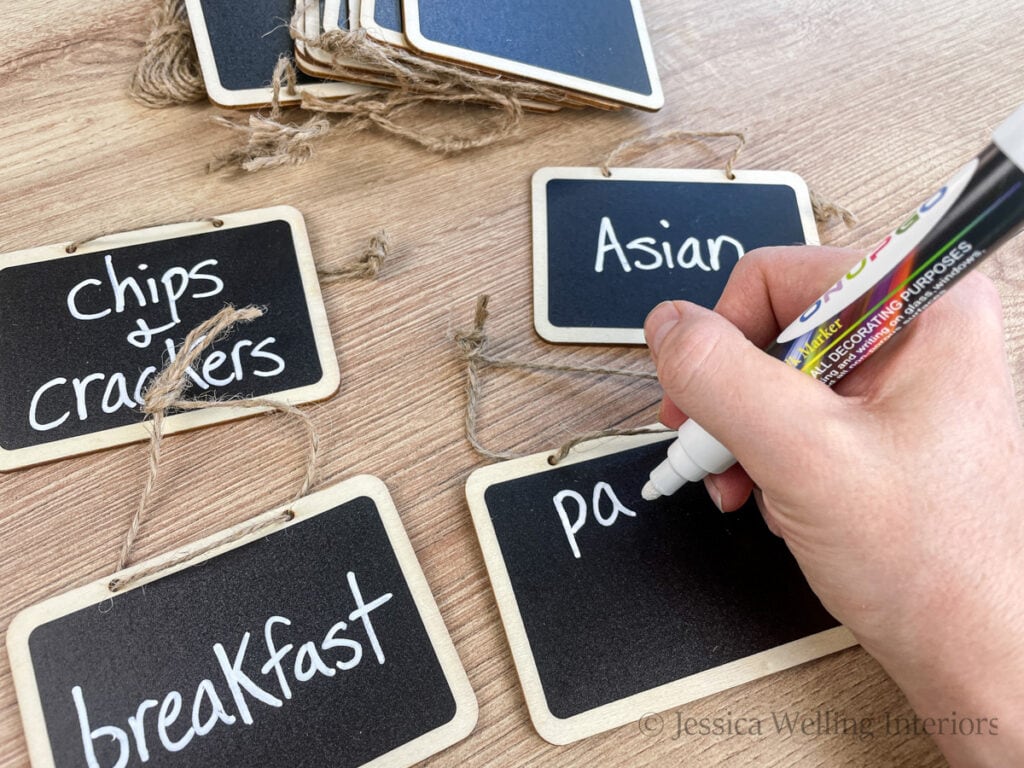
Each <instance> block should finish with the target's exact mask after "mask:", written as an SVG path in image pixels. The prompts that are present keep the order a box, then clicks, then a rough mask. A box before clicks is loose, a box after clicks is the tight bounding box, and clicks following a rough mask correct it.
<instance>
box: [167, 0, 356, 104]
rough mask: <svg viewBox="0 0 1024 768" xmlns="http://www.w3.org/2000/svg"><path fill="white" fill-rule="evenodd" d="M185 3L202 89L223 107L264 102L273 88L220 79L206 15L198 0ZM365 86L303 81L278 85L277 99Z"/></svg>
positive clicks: (292, 100) (332, 94)
mask: <svg viewBox="0 0 1024 768" xmlns="http://www.w3.org/2000/svg"><path fill="white" fill-rule="evenodd" d="M185 7H186V9H187V11H188V19H189V26H190V27H191V29H192V39H193V40H194V41H195V44H196V53H197V54H198V56H199V68H200V70H201V71H202V73H203V82H204V84H205V85H206V93H207V96H208V97H209V99H210V101H211V102H213V104H214V105H216V106H218V107H223V108H225V109H258V108H259V107H265V106H268V105H269V104H270V103H271V101H272V100H273V96H274V89H273V88H271V87H270V85H269V84H268V85H267V86H265V87H262V88H243V89H231V88H228V87H226V86H225V85H224V84H223V83H222V82H221V79H220V72H219V71H218V69H217V60H216V57H215V56H214V54H213V43H212V41H211V40H210V32H209V30H208V29H207V26H206V17H205V16H204V15H203V6H202V2H201V0H185ZM270 75H271V73H270V72H268V73H267V81H268V83H269V81H270ZM366 90H367V88H366V86H362V85H357V84H354V83H344V82H337V81H335V82H324V83H306V84H301V85H299V86H297V87H296V91H297V93H295V94H289V93H287V92H286V91H285V90H284V89H282V92H281V95H280V103H281V105H282V106H290V105H294V104H299V103H301V101H302V94H303V93H309V94H311V95H313V96H317V97H319V98H324V99H330V98H342V97H345V96H352V95H354V94H357V93H364V92H365V91H366Z"/></svg>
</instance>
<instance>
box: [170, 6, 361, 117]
mask: <svg viewBox="0 0 1024 768" xmlns="http://www.w3.org/2000/svg"><path fill="white" fill-rule="evenodd" d="M185 5H186V8H187V9H188V19H189V25H190V26H191V28H192V37H193V39H194V40H195V43H196V51H197V53H198V54H199V65H200V68H201V69H202V72H203V81H204V82H205V83H206V91H207V93H208V94H209V97H210V100H211V101H212V102H213V103H214V104H217V105H218V106H222V107H258V106H264V105H267V104H270V103H271V100H272V98H273V89H272V87H271V77H272V75H273V72H274V67H275V66H276V65H277V62H278V59H280V58H281V57H282V56H288V57H291V56H292V55H293V46H292V39H291V34H290V32H289V29H288V20H289V19H290V18H291V16H292V12H293V11H294V2H293V1H292V0H251V2H246V3H237V2H234V1H233V0H185ZM304 91H308V92H309V93H310V94H311V95H314V96H318V97H320V98H325V99H330V98H341V97H344V96H350V95H352V94H355V93H364V92H366V91H367V88H366V87H365V86H362V85H356V84H352V83H339V82H329V83H325V82H322V81H319V80H315V79H313V78H311V77H309V76H307V75H305V74H302V73H301V72H300V73H299V74H298V86H297V88H296V93H288V92H287V90H286V89H282V90H281V94H280V103H281V105H287V104H297V103H299V102H300V101H301V99H302V93H303V92H304Z"/></svg>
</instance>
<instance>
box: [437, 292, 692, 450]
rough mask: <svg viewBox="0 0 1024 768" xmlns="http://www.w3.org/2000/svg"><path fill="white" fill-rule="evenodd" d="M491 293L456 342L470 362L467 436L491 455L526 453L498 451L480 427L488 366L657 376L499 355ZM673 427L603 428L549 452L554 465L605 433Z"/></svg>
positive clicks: (478, 304)
mask: <svg viewBox="0 0 1024 768" xmlns="http://www.w3.org/2000/svg"><path fill="white" fill-rule="evenodd" d="M489 301H490V297H489V296H487V295H486V294H484V295H482V296H479V297H477V301H476V313H475V315H474V320H473V327H472V328H471V329H469V330H465V331H459V332H458V333H456V334H455V343H456V344H457V345H458V347H459V349H460V350H461V351H462V356H463V358H464V360H465V362H466V416H465V424H464V426H465V434H466V440H467V441H468V442H469V444H470V445H471V446H473V449H474V450H475V451H476V452H477V453H478V454H480V455H481V456H484V457H485V458H488V459H495V460H497V461H504V460H507V459H517V458H521V457H522V456H524V455H526V454H520V453H513V452H510V451H494V450H491V449H490V448H488V447H487V446H485V445H484V444H483V443H482V442H481V440H480V436H479V433H478V431H477V419H478V414H479V409H480V396H481V390H482V385H481V381H480V376H481V373H482V371H483V369H484V368H485V367H487V366H491V367H493V368H512V369H518V370H523V371H542V372H548V373H586V374H593V375H597V376H624V377H628V378H633V379H648V380H656V379H657V378H658V377H657V374H655V373H650V372H647V371H630V370H626V369H622V368H604V367H599V366H576V365H559V364H547V363H533V362H529V361H526V360H515V359H511V358H499V357H495V356H494V355H492V354H490V353H489V352H488V351H487V334H486V333H484V326H485V325H486V323H487V316H488V311H487V305H488V302H489ZM672 431H673V430H670V429H658V428H655V429H650V428H642V429H602V430H599V431H597V432H588V433H586V434H583V435H580V436H578V437H574V438H573V439H571V440H569V441H568V442H566V443H565V444H564V445H562V447H561V448H559V449H558V450H557V451H555V452H554V453H552V454H551V455H550V456H548V463H549V464H551V465H552V466H554V465H557V464H559V463H560V462H561V461H562V460H563V459H565V457H566V456H568V455H569V453H570V452H571V451H572V450H573V448H575V447H576V446H578V445H580V444H582V443H587V442H590V441H591V440H597V439H598V438H602V437H613V436H625V435H647V434H656V433H660V432H672Z"/></svg>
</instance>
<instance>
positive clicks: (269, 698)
mask: <svg viewBox="0 0 1024 768" xmlns="http://www.w3.org/2000/svg"><path fill="white" fill-rule="evenodd" d="M347 580H348V586H349V591H350V592H351V595H352V600H353V601H354V603H355V609H354V610H352V611H351V612H350V613H349V614H348V620H347V621H337V622H335V623H334V624H333V625H332V626H331V627H330V628H329V629H328V630H327V631H326V633H324V635H323V638H322V639H321V640H320V641H319V642H316V641H314V640H308V641H305V642H300V641H299V640H298V638H296V639H295V642H282V639H283V638H284V637H286V636H287V633H288V627H291V626H292V622H291V621H290V620H289V619H288V618H286V617H284V616H271V617H270V618H268V619H267V620H266V622H264V625H263V645H264V653H263V654H261V655H260V656H261V658H262V659H265V661H264V662H263V664H262V666H260V667H258V669H259V672H258V673H257V672H256V671H255V670H256V667H253V666H248V665H247V658H246V656H247V654H248V652H249V641H250V639H251V633H250V632H246V633H245V634H244V635H242V639H241V641H240V642H239V644H238V648H237V650H236V651H235V652H234V657H233V658H232V657H231V656H230V655H229V654H228V651H227V649H226V648H225V647H224V645H223V644H221V643H215V644H214V646H213V655H214V656H215V658H216V659H217V663H218V666H219V671H220V676H219V677H218V678H217V681H216V682H215V681H214V680H211V679H204V680H201V681H199V683H198V684H197V685H196V689H195V693H194V694H193V695H192V696H191V706H190V707H189V705H188V703H187V700H186V698H185V697H184V696H183V695H182V693H181V692H180V691H169V692H168V693H166V694H165V695H164V697H163V699H162V700H160V701H157V700H156V699H150V698H147V699H144V700H143V701H142V702H140V703H139V704H138V706H137V707H135V709H134V714H132V715H129V716H128V717H127V722H126V727H122V726H118V725H99V726H96V725H94V721H95V719H96V714H95V710H94V711H93V712H92V713H90V712H89V708H88V706H89V705H88V697H87V694H86V692H85V691H84V690H83V688H82V686H79V685H76V686H74V687H73V688H72V689H71V697H72V699H73V701H74V704H75V710H76V712H77V713H78V724H79V727H80V729H81V735H82V748H83V750H84V753H85V761H86V764H87V765H88V766H89V768H106V766H112V768H125V766H126V765H128V763H129V762H130V761H131V759H132V756H133V754H134V755H135V756H137V758H138V761H139V762H142V763H146V762H148V761H149V759H150V756H151V751H152V750H156V749H163V750H165V751H167V752H171V753H174V752H180V751H182V750H183V749H185V748H186V747H187V746H188V745H189V744H190V743H191V742H192V741H193V740H194V739H196V738H201V737H203V736H206V735H207V734H209V733H210V732H211V731H213V730H214V728H217V727H218V726H234V725H236V724H237V723H238V721H239V720H241V722H242V723H244V724H245V725H252V724H253V723H254V722H256V717H255V714H258V712H257V713H255V714H254V712H253V710H252V709H251V708H250V704H256V703H259V704H263V705H265V706H268V707H278V708H280V707H283V706H284V704H285V702H286V701H290V700H291V699H292V698H293V697H295V696H298V695H300V693H301V691H298V690H294V689H293V685H295V686H301V685H302V684H304V683H308V682H309V681H311V680H313V679H314V678H316V677H325V678H333V677H335V676H336V675H337V674H338V672H339V671H340V672H347V671H349V670H352V669H355V668H356V667H358V666H359V664H360V662H361V661H362V660H363V643H361V642H359V640H355V639H353V638H352V637H345V636H342V633H346V632H348V630H349V624H348V622H360V623H361V624H362V628H363V634H364V635H365V638H364V641H365V642H368V643H369V645H370V648H371V649H372V651H373V654H374V656H375V658H376V659H377V664H378V665H380V666H383V665H384V663H385V656H384V648H383V646H382V644H381V642H380V639H379V638H378V637H377V633H376V631H375V629H374V626H373V622H372V621H371V620H370V614H371V613H372V612H373V611H375V610H377V609H379V608H380V607H381V606H383V605H384V604H385V603H387V602H388V601H389V600H391V598H392V596H393V595H392V593H390V592H387V593H385V594H383V595H380V596H379V597H377V598H374V599H373V600H371V601H369V602H366V601H365V600H364V598H363V595H362V592H361V590H360V589H359V584H358V582H357V579H356V575H355V573H353V572H352V571H349V572H348V574H347ZM296 643H299V644H298V645H296ZM254 663H256V664H258V663H259V662H258V661H256V662H254ZM254 678H255V679H254ZM263 678H267V680H264V679H263ZM225 689H226V691H227V694H228V697H229V698H227V700H226V699H225V697H224V696H222V695H221V693H220V692H219V691H223V690H225ZM339 695H344V694H343V693H341V694H339ZM189 709H191V713H190V714H191V717H189V714H188V710H189ZM150 710H154V711H153V712H152V713H150ZM183 710H184V712H185V716H184V717H181V715H182V714H183ZM147 714H149V718H148V720H147V717H146V716H147ZM105 716H107V717H113V716H114V715H113V714H106V715H105ZM179 718H180V719H179ZM108 722H109V721H108Z"/></svg>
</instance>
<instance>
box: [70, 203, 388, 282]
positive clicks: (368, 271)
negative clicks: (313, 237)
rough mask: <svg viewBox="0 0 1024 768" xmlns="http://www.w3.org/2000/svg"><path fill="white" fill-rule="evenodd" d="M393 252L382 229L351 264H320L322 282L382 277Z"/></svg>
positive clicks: (219, 222) (75, 244)
mask: <svg viewBox="0 0 1024 768" xmlns="http://www.w3.org/2000/svg"><path fill="white" fill-rule="evenodd" d="M195 222H196V223H200V222H206V223H208V224H210V225H211V226H213V227H214V228H215V229H219V228H220V227H223V226H224V221H223V219H219V218H216V217H206V218H202V219H195ZM165 223H166V222H159V223H155V224H147V225H145V226H139V227H134V228H133V230H138V229H149V228H151V227H158V226H162V225H164V224H165ZM133 230H118V231H117V232H102V233H98V234H95V235H92V236H91V237H84V238H82V239H80V240H74V241H72V242H70V243H68V244H67V245H66V246H64V252H65V253H68V254H73V253H77V252H78V250H79V249H80V248H82V247H83V246H85V245H88V244H89V243H92V242H95V241H96V240H100V239H101V238H104V237H109V236H110V235H112V234H121V233H122V232H124V231H133ZM390 255H391V236H390V235H388V233H387V232H386V231H385V230H383V229H381V230H378V231H377V232H376V233H374V235H373V236H371V237H370V242H369V244H368V245H367V246H366V247H365V248H364V249H363V252H362V254H361V255H360V256H359V258H358V259H356V260H355V261H354V262H352V263H351V264H346V265H344V266H340V267H322V268H320V267H318V268H317V271H316V274H317V277H319V278H320V281H321V282H322V283H324V284H330V283H337V282H340V281H342V280H363V279H365V280H374V279H376V278H377V277H379V276H380V272H381V269H382V268H383V267H384V263H385V262H386V261H387V260H388V258H389V257H390Z"/></svg>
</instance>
